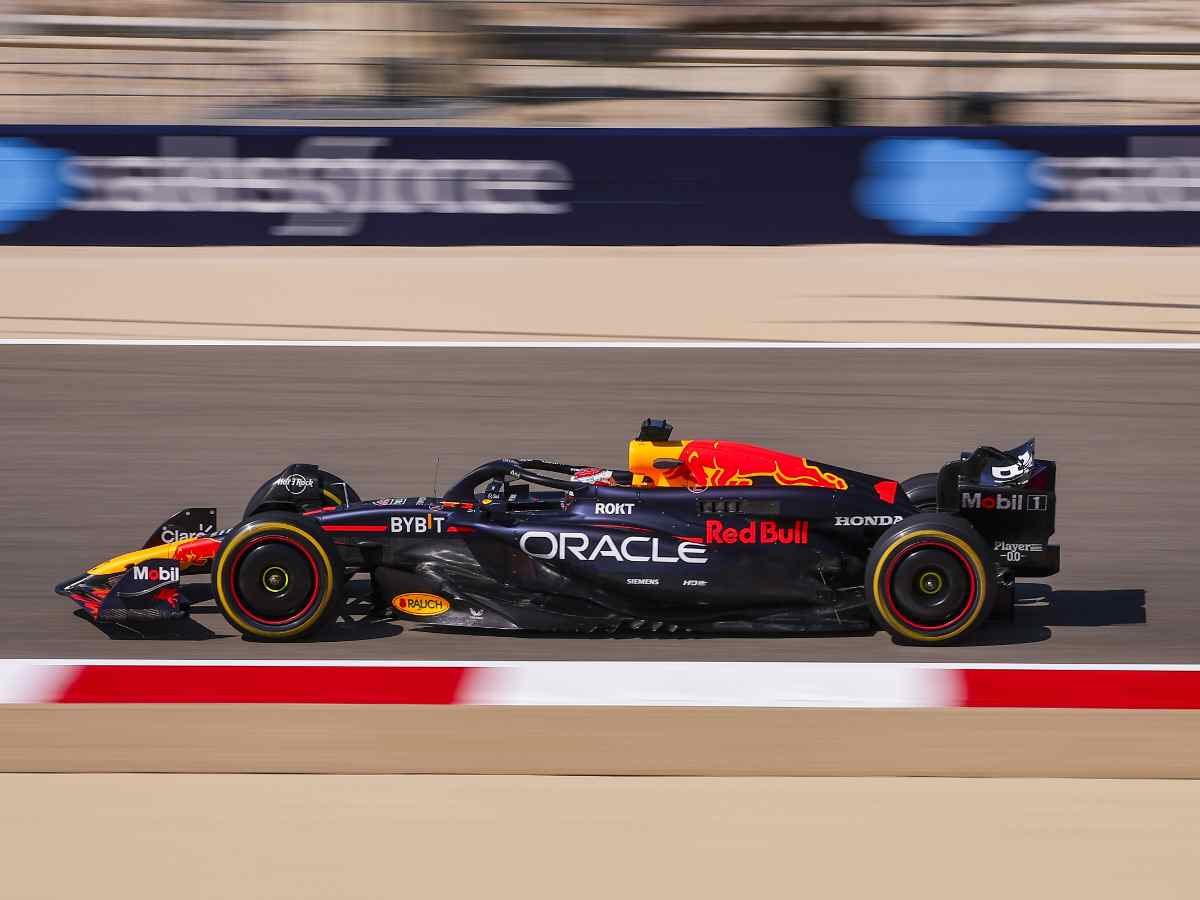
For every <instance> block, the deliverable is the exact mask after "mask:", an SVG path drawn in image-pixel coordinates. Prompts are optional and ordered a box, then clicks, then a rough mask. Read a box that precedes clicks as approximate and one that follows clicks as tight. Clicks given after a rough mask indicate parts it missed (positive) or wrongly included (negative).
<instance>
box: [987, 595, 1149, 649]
mask: <svg viewBox="0 0 1200 900" xmlns="http://www.w3.org/2000/svg"><path fill="white" fill-rule="evenodd" d="M1145 623H1146V592H1145V591H1144V590H1140V589H1128V590H1119V591H1056V590H1054V589H1053V588H1051V587H1050V586H1049V585H1046V584H1022V585H1018V586H1017V602H1016V604H1015V605H1014V608H1013V616H1012V620H1011V621H994V622H989V623H988V624H987V626H986V627H984V628H981V629H980V630H979V631H978V633H977V634H976V636H975V637H974V638H973V639H972V640H970V641H968V642H967V643H968V644H971V645H974V646H998V645H1003V644H1035V643H1038V642H1039V641H1044V640H1047V639H1048V638H1050V636H1051V634H1052V631H1051V628H1053V627H1055V626H1060V625H1061V626H1065V627H1071V628H1100V627H1106V626H1109V625H1144V624H1145Z"/></svg>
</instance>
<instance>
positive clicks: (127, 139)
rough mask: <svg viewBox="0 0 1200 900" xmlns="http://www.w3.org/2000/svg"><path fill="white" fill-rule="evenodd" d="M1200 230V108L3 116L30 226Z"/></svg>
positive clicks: (859, 236)
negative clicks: (1092, 122) (641, 121)
mask: <svg viewBox="0 0 1200 900" xmlns="http://www.w3.org/2000/svg"><path fill="white" fill-rule="evenodd" d="M931 241H933V242H941V243H971V244H978V243H996V244H1151V245H1154V244H1157V245H1171V244H1176V245H1187V244H1196V243H1200V128H1192V127H1159V128H1149V127H1147V128H1136V127H1129V128H1115V127H1114V128H1100V127H1079V128H1017V127H1013V128H988V129H980V128H972V129H884V128H878V129H876V128H852V129H806V128H800V129H711V130H695V129H669V130H668V129H663V130H648V129H456V128H437V129H419V128H416V129H414V128H363V129H322V130H312V129H302V128H219V127H174V128H173V127H90V126H89V127H83V126H80V127H71V126H29V127H17V126H12V127H5V128H0V242H5V243H10V244H81V245H86V244H99V245H221V244H248V245H254V244H285V245H286V244H376V245H408V246H422V245H425V246H429V245H463V244H535V245H536V244H567V245H570V244H581V245H586V244H591V245H597V244H598V245H620V244H644V245H645V244H674V245H686V244H693V245H695V244H722V245H739V244H740V245H766V244H810V243H834V242H837V243H840V242H849V243H888V242H931Z"/></svg>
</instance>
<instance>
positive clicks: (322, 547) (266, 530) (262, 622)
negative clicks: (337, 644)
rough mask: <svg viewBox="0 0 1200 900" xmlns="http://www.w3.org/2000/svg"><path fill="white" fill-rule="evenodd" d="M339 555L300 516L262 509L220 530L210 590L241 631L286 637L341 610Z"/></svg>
mask: <svg viewBox="0 0 1200 900" xmlns="http://www.w3.org/2000/svg"><path fill="white" fill-rule="evenodd" d="M342 573H343V567H342V562H341V558H340V557H339V556H338V551H337V548H336V547H335V546H334V545H333V542H332V541H330V540H329V539H328V538H327V537H326V536H325V534H324V532H322V531H321V530H320V529H319V528H318V527H317V526H315V525H314V524H312V523H311V522H310V521H309V520H307V519H304V518H303V517H301V516H297V515H292V514H290V513H283V512H271V513H264V514H262V515H259V516H255V517H253V518H250V519H247V520H246V521H244V522H242V523H241V524H240V525H238V526H237V527H236V528H234V529H233V530H232V531H230V532H229V534H228V535H226V536H225V539H224V540H223V541H222V542H221V547H220V549H219V550H218V551H217V555H216V558H215V559H214V560H213V570H212V584H213V595H214V596H215V597H216V599H217V605H218V606H219V607H220V609H221V613H222V615H224V616H225V619H226V620H227V621H228V622H229V624H230V625H232V626H233V627H234V628H236V629H237V630H238V631H240V632H241V633H242V634H244V635H246V636H247V637H251V638H256V639H258V640H267V641H290V640H296V639H297V638H301V637H305V636H306V635H311V634H315V633H316V632H317V631H319V630H320V629H321V628H322V627H324V626H325V625H327V624H328V623H330V622H332V621H334V620H335V619H336V618H337V616H338V614H339V613H340V612H341V609H342V603H343V597H342V591H341V586H342V580H343V579H342Z"/></svg>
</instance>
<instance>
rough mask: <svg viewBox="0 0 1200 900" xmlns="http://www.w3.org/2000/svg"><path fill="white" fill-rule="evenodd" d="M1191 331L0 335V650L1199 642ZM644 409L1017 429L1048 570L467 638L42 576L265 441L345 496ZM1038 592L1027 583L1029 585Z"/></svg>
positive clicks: (267, 450)
mask: <svg viewBox="0 0 1200 900" xmlns="http://www.w3.org/2000/svg"><path fill="white" fill-rule="evenodd" d="M1198 387H1200V355H1198V354H1197V353H1193V352H1187V351H1135V350H1120V349H1114V350H1102V351H1064V350H937V351H930V350H857V351H852V350H761V349H759V350H749V349H740V350H734V349H729V350H652V349H647V350H643V349H624V350H613V349H609V350H605V349H543V350H531V349H508V350H505V349H473V348H465V347H464V348H459V349H448V350H447V349H403V348H401V349H382V348H381V349H313V348H278V349H276V348H269V349H268V348H258V347H254V348H130V347H107V348H106V347H37V346H33V347H20V346H8V347H4V348H0V423H2V424H0V427H2V429H3V430H2V432H0V435H2V436H0V446H2V447H3V460H4V462H5V468H6V472H7V477H8V485H7V490H6V492H5V495H6V502H5V506H4V513H5V514H4V516H3V519H2V522H0V559H2V564H3V568H4V572H5V582H4V587H3V588H2V589H0V614H2V616H3V618H2V620H0V657H78V658H102V657H147V658H280V659H283V658H287V659H293V658H314V659H316V658H320V659H339V658H372V659H388V658H397V659H674V660H704V659H721V660H824V661H835V660H854V661H869V660H912V661H921V660H926V661H938V660H944V661H948V660H953V661H968V662H970V661H977V662H1004V661H1011V662H1033V661H1036V662H1107V663H1113V662H1137V663H1155V662H1173V663H1195V662H1197V661H1200V610H1197V608H1196V606H1197V592H1196V587H1195V571H1196V567H1197V563H1198V562H1200V556H1198V554H1197V527H1196V522H1197V516H1198V515H1200V483H1198V481H1197V478H1196V470H1195V465H1196V458H1197V454H1196V448H1197V446H1200V394H1198V392H1197V388H1198ZM646 416H656V417H664V416H665V417H667V418H669V419H670V420H671V421H672V422H674V423H675V425H676V433H677V434H678V435H680V436H683V437H689V436H691V437H728V438H731V439H738V440H743V441H747V442H752V443H759V444H763V445H767V446H776V447H779V448H780V449H784V450H789V451H792V452H798V453H806V454H807V455H809V456H811V457H813V458H815V459H818V460H824V461H828V462H836V463H840V464H843V465H846V466H850V467H852V468H857V469H862V470H864V471H868V472H873V473H875V474H879V475H884V476H891V477H897V478H904V477H907V476H908V475H911V474H915V473H918V472H925V471H931V470H934V469H936V468H937V467H938V466H939V465H940V464H941V463H942V462H944V461H945V460H947V459H950V458H953V457H954V456H955V455H956V454H957V453H958V452H959V451H960V450H962V449H970V448H973V447H974V446H975V445H977V444H981V443H984V444H993V445H998V446H1013V445H1015V444H1017V443H1018V442H1020V441H1022V440H1024V439H1025V438H1026V437H1028V436H1030V435H1037V436H1038V439H1039V445H1038V446H1039V455H1042V456H1046V457H1050V458H1054V459H1057V460H1058V462H1059V466H1060V474H1059V488H1058V492H1059V505H1058V534H1057V540H1058V541H1059V542H1060V543H1061V544H1062V546H1063V571H1062V572H1061V573H1060V574H1059V575H1057V576H1055V578H1053V579H1051V580H1050V584H1051V586H1052V588H1053V592H1050V591H1048V590H1046V589H1043V588H1039V587H1037V586H1033V587H1027V588H1025V589H1023V596H1024V597H1025V598H1026V600H1027V604H1028V605H1026V606H1024V607H1022V608H1021V609H1019V610H1018V612H1017V614H1016V620H1015V622H1013V623H1012V624H992V625H989V626H988V628H987V629H986V630H984V631H983V632H981V633H980V635H979V638H978V640H977V641H975V642H974V643H971V644H967V645H963V646H956V647H945V648H913V647H903V646H898V645H895V644H893V643H892V642H891V640H890V639H889V638H888V637H887V636H886V635H884V634H876V635H874V636H833V637H788V638H769V639H762V638H760V639H747V638H725V637H716V638H695V637H656V636H650V637H629V638H615V639H614V638H609V637H605V638H592V637H587V638H562V637H557V638H547V637H515V636H491V635H471V634H454V633H444V632H438V631H436V630H434V629H430V628H421V627H401V626H400V625H398V624H394V623H376V624H368V625H363V624H356V625H340V626H339V627H338V628H336V629H334V630H333V631H331V632H330V633H329V635H328V636H327V637H326V638H325V639H323V640H318V641H311V642H306V643H297V644H287V645H263V644H258V643H250V642H247V641H243V640H242V639H240V638H239V637H238V636H236V635H235V634H234V633H232V631H231V629H229V628H228V626H227V625H226V624H225V622H224V621H223V620H222V618H221V616H220V615H219V613H217V611H216V610H215V608H212V607H207V608H201V609H199V610H197V611H196V613H195V614H194V617H193V619H192V620H191V621H190V622H188V623H184V624H183V625H182V626H180V627H178V628H177V629H176V630H175V631H174V632H172V633H171V634H169V635H153V634H147V635H146V636H144V637H142V638H137V637H136V636H134V635H131V634H126V633H123V632H117V633H110V634H106V633H105V632H102V631H101V630H99V629H97V628H96V627H94V626H93V625H91V624H90V623H88V622H87V621H84V620H82V619H80V618H78V617H77V616H75V615H73V614H72V604H71V603H70V602H69V601H67V600H64V599H62V598H59V597H57V596H55V595H54V594H53V593H52V590H51V586H52V585H53V584H54V583H56V582H58V581H60V580H62V579H64V578H66V577H69V576H72V575H75V574H77V573H78V572H81V571H83V570H84V569H85V568H87V567H88V566H90V565H92V564H94V563H96V562H98V561H100V560H102V559H106V558H108V557H109V556H112V555H114V554H116V553H118V552H122V551H125V550H129V549H134V548H136V547H140V546H141V543H142V542H143V541H144V540H145V538H146V536H147V535H148V534H149V533H150V532H151V530H152V529H153V528H154V527H155V526H156V525H157V524H158V523H159V522H160V521H162V520H163V519H165V518H167V517H168V516H169V515H171V514H172V513H174V512H175V511H176V510H178V509H179V508H182V507H184V506H199V505H208V504H213V505H216V506H217V507H218V508H219V509H220V510H221V516H220V521H221V524H222V525H225V524H231V523H232V522H233V521H234V520H235V519H236V517H237V516H238V515H239V514H240V512H241V509H242V507H243V505H244V504H245V501H246V499H247V497H248V496H249V494H250V493H251V492H252V491H253V489H254V488H255V487H257V485H258V484H259V483H260V482H261V481H262V480H264V479H265V478H266V477H267V476H269V475H270V474H272V473H273V472H276V471H278V469H279V468H280V467H281V466H282V465H284V464H286V463H288V462H318V463H321V464H322V465H324V466H325V467H326V468H330V469H332V470H333V471H335V472H338V473H340V474H341V475H343V476H345V477H347V478H348V479H349V480H350V481H351V483H353V484H354V485H355V487H356V488H357V489H358V490H359V492H360V493H361V494H362V495H363V496H366V497H376V496H392V495H397V494H399V495H406V494H422V493H429V492H431V491H432V490H433V486H434V470H435V458H437V457H439V456H440V463H439V464H438V468H440V482H441V485H442V486H443V487H444V486H445V485H447V484H448V483H449V482H450V481H451V480H453V479H454V478H456V477H457V476H458V475H459V474H461V473H462V472H464V471H466V470H467V469H468V468H470V467H472V466H473V465H475V464H476V463H478V462H480V461H482V460H484V459H489V458H493V457H497V456H503V455H530V456H532V455H542V456H545V457H549V458H560V459H566V460H570V461H577V462H580V463H595V464H606V465H614V466H618V465H621V464H622V459H623V456H624V452H625V442H626V441H627V440H628V438H629V437H631V436H632V434H633V433H634V432H635V431H636V428H637V426H638V424H639V423H640V421H641V419H642V418H644V417H646ZM1036 598H1041V599H1036Z"/></svg>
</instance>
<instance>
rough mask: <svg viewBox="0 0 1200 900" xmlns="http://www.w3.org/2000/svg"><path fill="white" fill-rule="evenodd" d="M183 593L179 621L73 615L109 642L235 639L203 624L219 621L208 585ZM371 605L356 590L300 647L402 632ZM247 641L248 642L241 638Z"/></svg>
mask: <svg viewBox="0 0 1200 900" xmlns="http://www.w3.org/2000/svg"><path fill="white" fill-rule="evenodd" d="M182 589H183V592H184V593H185V594H186V595H187V597H188V600H189V601H190V606H189V609H188V612H189V615H188V616H186V617H185V618H182V619H174V620H171V621H169V622H161V623H157V622H139V623H136V624H130V625H121V624H115V623H110V622H99V623H97V622H93V621H92V618H91V616H89V615H88V614H87V613H85V612H84V611H83V610H81V609H79V610H76V611H75V615H76V616H78V617H79V618H81V619H83V620H84V621H86V622H88V623H90V624H92V625H94V626H95V627H96V628H97V629H99V630H100V631H101V632H102V633H103V634H104V635H105V636H106V637H108V638H109V640H113V641H140V640H153V641H211V640H218V639H222V638H237V637H240V635H237V634H230V633H226V634H217V633H216V632H215V631H213V630H212V629H211V628H209V627H208V626H207V625H205V624H204V621H203V620H204V619H205V618H206V617H208V616H216V617H217V619H218V620H220V619H221V611H220V610H219V609H218V608H217V605H216V603H215V601H213V599H212V592H211V590H210V589H209V587H208V585H204V584H187V585H183V588H182ZM370 612H371V604H370V601H369V598H367V597H366V596H365V595H364V593H363V591H362V590H361V589H360V588H358V587H357V583H356V587H355V589H353V590H352V591H351V592H350V598H349V601H348V603H347V604H346V614H345V615H344V616H343V617H342V618H341V619H339V620H338V621H337V622H336V623H335V624H334V625H332V626H330V627H328V628H326V629H324V630H323V631H322V632H321V633H320V634H318V635H314V636H312V637H309V638H305V639H303V641H302V643H317V644H324V643H350V642H353V641H373V640H375V639H377V638H388V637H395V636H396V635H399V634H402V633H403V632H404V626H403V625H402V624H401V623H400V622H397V621H393V620H391V619H380V618H374V617H372V616H371V615H370ZM243 640H247V641H250V640H252V639H250V638H243Z"/></svg>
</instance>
